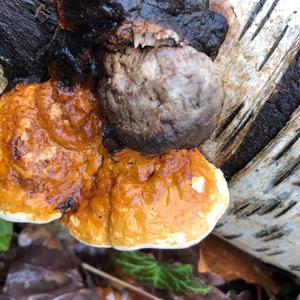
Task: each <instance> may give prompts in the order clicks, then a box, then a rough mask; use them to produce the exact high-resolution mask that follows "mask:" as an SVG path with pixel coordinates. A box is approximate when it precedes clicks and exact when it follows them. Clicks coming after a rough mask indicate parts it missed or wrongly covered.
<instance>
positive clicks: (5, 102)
mask: <svg viewBox="0 0 300 300" xmlns="http://www.w3.org/2000/svg"><path fill="white" fill-rule="evenodd" d="M95 104H96V102H95V99H94V96H93V95H92V94H91V92H90V91H89V89H88V88H85V87H84V86H81V85H79V84H77V85H76V86H74V87H72V88H71V89H70V88H66V87H63V86H61V85H60V84H59V83H57V82H55V81H48V82H46V83H43V84H38V85H35V84H31V85H18V86H17V87H16V88H15V89H14V90H13V91H11V92H9V93H7V94H5V95H3V96H2V97H1V101H0V158H1V159H0V217H1V218H4V219H7V220H11V221H18V222H33V223H45V222H50V221H52V220H54V219H58V218H61V222H62V223H63V224H65V225H66V226H67V227H68V228H69V230H70V232H71V234H72V235H74V236H75V237H76V238H77V239H78V240H80V241H82V242H84V243H87V244H90V245H93V246H99V247H115V248H117V249H122V250H128V249H138V248H147V247H151V248H183V247H187V246H190V245H192V244H194V243H197V242H198V241H200V240H201V239H202V238H204V237H205V236H206V235H207V234H208V233H209V232H210V231H211V230H212V229H213V227H214V226H215V224H216V222H217V220H218V219H219V218H220V216H221V215H222V214H223V213H224V211H225V209H226V206H227V204H228V189H227V184H226V181H225V179H224V177H223V175H222V173H221V171H220V170H218V169H216V168H215V167H214V166H213V165H211V164H210V163H209V162H207V161H206V159H205V158H204V157H203V156H202V155H201V153H200V152H199V150H197V149H191V150H171V151H169V152H167V153H165V154H163V155H155V156H145V155H142V154H140V153H138V152H135V151H133V150H129V149H124V150H122V151H120V152H118V153H116V154H113V155H111V154H109V153H108V152H107V150H106V149H105V148H104V147H103V145H102V141H101V139H102V138H101V131H102V123H101V120H100V119H99V118H98V112H97V107H96V105H95ZM70 199H71V200H70Z"/></svg>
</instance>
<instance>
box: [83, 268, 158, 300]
mask: <svg viewBox="0 0 300 300" xmlns="http://www.w3.org/2000/svg"><path fill="white" fill-rule="evenodd" d="M81 266H82V268H83V269H85V270H87V271H89V272H91V273H93V274H96V275H98V276H101V277H103V278H105V279H108V280H110V281H112V282H115V283H117V284H120V285H122V286H124V287H126V288H128V289H129V290H131V291H134V292H136V293H138V294H140V295H143V296H145V297H147V298H149V299H152V300H163V299H162V298H158V297H156V296H153V295H152V294H150V293H148V292H146V291H144V290H142V289H140V288H138V287H136V286H134V285H132V284H130V283H128V282H126V281H123V280H121V279H119V278H116V277H114V276H112V275H109V274H107V273H105V272H103V271H101V270H99V269H96V268H94V267H93V266H91V265H89V264H86V263H82V264H81Z"/></svg>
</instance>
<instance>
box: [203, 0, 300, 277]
mask: <svg viewBox="0 0 300 300" xmlns="http://www.w3.org/2000/svg"><path fill="white" fill-rule="evenodd" d="M211 6H212V8H213V9H216V10H219V11H221V12H222V13H223V14H225V15H226V16H227V18H228V19H229V23H230V31H229V33H228V35H227V38H226V41H225V43H224V44H223V46H222V48H221V51H220V53H219V56H218V58H217V60H216V64H217V65H218V68H219V70H220V73H221V74H222V77H223V81H224V87H225V93H226V100H225V107H224V114H223V116H222V119H221V122H220V126H219V128H217V130H216V131H215V132H214V134H213V136H212V138H211V139H210V140H209V141H207V142H206V143H205V144H204V145H203V146H202V151H203V152H204V153H206V154H207V155H208V156H209V158H210V160H211V161H213V162H214V163H215V164H217V165H218V166H221V168H222V169H223V171H224V173H225V174H226V175H227V178H228V179H230V178H231V177H232V179H231V180H230V181H229V187H230V193H231V204H230V207H229V209H228V211H227V214H226V216H225V217H224V218H223V219H222V221H221V222H220V223H219V225H218V226H217V228H216V230H215V233H216V234H217V235H218V236H220V237H222V238H224V239H226V240H228V241H229V242H231V243H232V244H234V245H236V246H237V247H239V248H241V249H243V250H244V251H246V252H248V253H250V254H252V255H254V256H256V257H258V258H260V259H262V260H263V261H265V262H268V263H271V264H273V265H275V266H278V267H280V268H283V269H285V270H288V271H289V272H292V273H294V274H295V275H296V276H298V277H300V251H299V249H300V234H299V232H300V157H299V153H300V141H299V136H300V109H299V108H297V107H298V106H299V104H300V82H299V78H300V66H299V55H297V57H296V59H295V60H294V61H293V58H294V57H295V55H296V53H297V52H298V50H299V45H300V39H299V37H300V29H299V23H300V18H299V12H300V11H299V3H297V1H288V0H281V1H278V0H260V1H258V0H256V1H254V0H252V1H247V2H245V1H241V0H227V1H222V0H215V1H212V2H211ZM295 12H298V13H295ZM292 61H293V63H292V65H291V66H290V68H289V69H288V71H286V70H287V68H288V67H289V65H290V64H291V62H292ZM283 74H285V75H284V76H283ZM282 76H283V77H282ZM236 172H238V173H237V174H236Z"/></svg>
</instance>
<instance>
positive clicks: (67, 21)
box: [54, 0, 228, 154]
mask: <svg viewBox="0 0 300 300" xmlns="http://www.w3.org/2000/svg"><path fill="white" fill-rule="evenodd" d="M71 2H72V5H71ZM56 3H57V7H58V11H59V20H60V23H61V24H62V25H63V26H64V27H65V28H67V29H69V30H72V31H75V32H76V34H78V33H79V34H80V35H81V37H82V40H83V41H84V43H85V44H86V45H87V46H86V47H87V48H93V51H92V53H94V54H95V53H96V56H97V61H98V65H100V66H102V67H100V70H99V69H98V71H100V73H97V76H96V77H97V78H98V79H97V80H98V89H97V95H98V101H99V104H100V108H101V111H102V115H103V119H104V122H105V124H106V127H105V128H104V144H105V146H106V147H107V148H108V149H109V150H110V151H114V150H118V149H121V148H123V147H128V148H131V149H134V150H138V151H140V152H141V153H145V154H160V153H164V152H167V151H169V150H171V149H190V148H194V147H197V146H199V145H200V144H201V143H202V142H203V141H204V140H205V139H207V138H208V137H209V135H210V134H211V132H212V131H213V130H214V129H215V127H216V126H217V122H218V118H219V114H220V112H221V109H222V102H223V89H222V84H221V82H220V80H219V78H218V76H217V74H216V71H215V69H214V66H213V63H212V61H211V60H210V58H209V57H208V56H210V57H211V58H215V57H216V55H217V53H218V49H219V47H220V46H221V44H222V42H223V41H224V39H225V34H226V32H227V29H228V25H227V21H226V19H225V17H224V16H222V15H220V14H218V13H215V12H212V11H210V10H208V4H207V1H201V0H199V1H197V0H191V1H183V0H174V1H162V0H140V1H137V0H132V1H128V0H127V1H126V0H119V1H108V0H104V1H99V0H98V1H96V0H93V1H88V2H87V1H80V3H79V2H78V5H74V1H71V0H57V1H56ZM67 44H68V43H67ZM67 44H66V45H65V46H67ZM99 46H100V47H101V50H100V52H98V53H97V50H96V51H95V49H97V47H98V48H99ZM95 47H96V48H95ZM65 49H66V48H65ZM68 49H70V47H69V48H68ZM68 49H66V50H68ZM74 49H75V52H76V47H75V48H74ZM200 52H203V53H200ZM58 53H59V52H58ZM65 53H66V52H65ZM65 53H63V54H65ZM72 53H74V51H71V52H70V53H69V54H72ZM90 53H91V52H90ZM99 53H101V55H99ZM204 53H205V54H204ZM207 55H208V56H207ZM75 56H76V55H75ZM70 58H71V61H72V60H74V61H76V62H78V61H82V60H81V58H82V56H80V57H79V59H76V57H74V58H75V59H73V58H72V56H70ZM67 59H68V57H67ZM58 61H59V57H58ZM83 61H84V60H83ZM54 69H55V66H54Z"/></svg>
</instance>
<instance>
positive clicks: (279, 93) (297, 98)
mask: <svg viewBox="0 0 300 300" xmlns="http://www.w3.org/2000/svg"><path fill="white" fill-rule="evenodd" d="M299 78H300V52H298V54H297V55H296V57H295V59H294V60H293V62H292V63H291V65H290V66H289V68H288V69H287V71H286V72H285V74H284V75H283V77H282V79H281V80H280V82H279V83H278V84H277V87H276V89H275V91H274V93H273V94H272V95H271V96H270V98H269V99H268V100H267V101H266V103H265V104H264V105H263V107H262V108H261V110H260V113H259V114H258V116H257V117H256V119H255V121H254V122H253V124H252V126H251V127H250V129H249V131H248V133H247V135H246V136H245V138H244V139H243V141H242V143H241V144H240V146H239V148H238V149H237V151H236V152H235V153H234V154H233V155H232V156H231V157H229V159H228V160H226V161H225V162H224V163H223V165H222V166H221V169H222V171H223V172H224V174H225V176H226V177H227V179H230V178H231V177H232V176H233V175H234V174H235V173H237V172H238V171H240V170H242V169H243V168H244V167H245V166H246V165H247V164H248V163H249V162H250V161H251V160H252V158H253V157H254V156H256V155H257V154H258V153H259V152H260V151H261V150H262V149H263V148H264V147H265V146H266V145H267V144H268V143H269V142H270V141H271V140H272V139H274V137H275V136H276V135H277V134H278V132H279V131H280V130H281V129H282V128H283V127H284V126H285V125H286V123H287V122H288V121H289V119H290V117H291V115H292V113H293V112H294V111H295V109H296V108H297V107H298V106H299V105H300V81H299Z"/></svg>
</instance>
